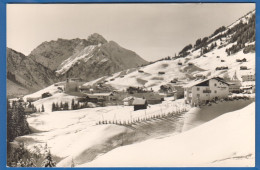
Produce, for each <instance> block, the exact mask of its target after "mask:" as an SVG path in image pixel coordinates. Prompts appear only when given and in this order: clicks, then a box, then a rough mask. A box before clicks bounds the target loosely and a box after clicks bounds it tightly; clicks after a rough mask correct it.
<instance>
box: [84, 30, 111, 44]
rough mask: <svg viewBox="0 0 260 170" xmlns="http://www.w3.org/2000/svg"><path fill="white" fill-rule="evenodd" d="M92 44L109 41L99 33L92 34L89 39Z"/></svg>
mask: <svg viewBox="0 0 260 170" xmlns="http://www.w3.org/2000/svg"><path fill="white" fill-rule="evenodd" d="M87 40H88V41H89V42H90V43H91V44H92V45H98V44H104V43H107V40H106V39H105V38H104V37H103V36H102V35H100V34H98V33H93V34H91V35H90V36H89V37H88V39H87Z"/></svg>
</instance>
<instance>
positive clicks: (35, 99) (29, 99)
mask: <svg viewBox="0 0 260 170" xmlns="http://www.w3.org/2000/svg"><path fill="white" fill-rule="evenodd" d="M39 99H41V97H28V98H26V101H27V102H35V101H37V100H39Z"/></svg>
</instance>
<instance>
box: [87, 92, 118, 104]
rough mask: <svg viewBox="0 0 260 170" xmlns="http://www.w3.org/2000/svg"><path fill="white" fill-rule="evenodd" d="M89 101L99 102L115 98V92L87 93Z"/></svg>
mask: <svg viewBox="0 0 260 170" xmlns="http://www.w3.org/2000/svg"><path fill="white" fill-rule="evenodd" d="M86 95H87V97H86V98H87V101H89V102H94V103H96V102H98V101H110V100H113V99H114V98H113V96H114V94H113V93H93V94H86Z"/></svg>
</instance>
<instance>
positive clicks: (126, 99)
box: [123, 96, 135, 102]
mask: <svg viewBox="0 0 260 170" xmlns="http://www.w3.org/2000/svg"><path fill="white" fill-rule="evenodd" d="M134 99H135V97H133V96H130V97H126V98H124V99H123V102H128V101H130V100H134Z"/></svg>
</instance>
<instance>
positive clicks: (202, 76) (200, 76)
mask: <svg viewBox="0 0 260 170" xmlns="http://www.w3.org/2000/svg"><path fill="white" fill-rule="evenodd" d="M195 77H196V79H205V78H206V76H204V75H203V74H196V75H195Z"/></svg>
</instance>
